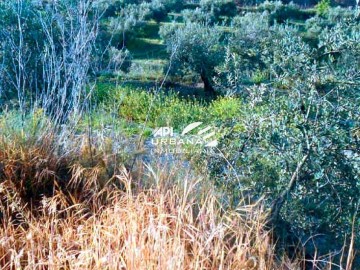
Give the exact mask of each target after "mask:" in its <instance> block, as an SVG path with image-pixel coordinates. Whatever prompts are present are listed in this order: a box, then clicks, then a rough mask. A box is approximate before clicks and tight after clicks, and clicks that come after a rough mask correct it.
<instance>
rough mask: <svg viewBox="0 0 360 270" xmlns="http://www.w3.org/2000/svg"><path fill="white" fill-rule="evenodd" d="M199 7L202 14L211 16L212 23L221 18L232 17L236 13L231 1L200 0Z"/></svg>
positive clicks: (235, 7)
mask: <svg viewBox="0 0 360 270" xmlns="http://www.w3.org/2000/svg"><path fill="white" fill-rule="evenodd" d="M200 7H201V9H202V10H203V12H204V13H206V14H211V15H212V17H213V18H214V22H217V21H219V19H220V17H221V16H226V17H234V16H235V15H236V13H237V6H236V4H235V3H234V1H231V0H215V1H214V0H201V1H200Z"/></svg>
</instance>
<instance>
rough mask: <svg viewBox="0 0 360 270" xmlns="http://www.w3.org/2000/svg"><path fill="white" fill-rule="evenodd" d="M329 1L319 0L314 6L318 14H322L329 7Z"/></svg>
mask: <svg viewBox="0 0 360 270" xmlns="http://www.w3.org/2000/svg"><path fill="white" fill-rule="evenodd" d="M330 6H331V1H330V0H321V1H320V2H319V3H318V4H317V5H316V6H315V8H316V12H317V14H318V15H320V16H324V15H325V14H326V13H327V12H328V11H329V9H330Z"/></svg>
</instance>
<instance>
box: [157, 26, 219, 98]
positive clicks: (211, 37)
mask: <svg viewBox="0 0 360 270" xmlns="http://www.w3.org/2000/svg"><path fill="white" fill-rule="evenodd" d="M160 34H161V36H162V37H163V38H164V40H165V42H166V45H167V50H168V52H169V54H171V56H172V58H171V63H170V70H171V72H172V73H181V72H185V71H186V69H188V70H191V71H193V72H195V73H196V74H198V75H199V76H200V78H201V80H202V82H203V83H204V91H205V92H206V93H208V94H210V95H213V94H214V93H215V89H214V86H213V80H212V79H213V76H214V75H215V66H216V65H218V64H219V63H220V62H221V61H222V59H223V56H224V53H223V48H222V46H221V38H222V32H221V31H220V30H219V29H218V28H217V27H214V26H209V25H207V24H202V23H192V22H188V23H186V24H185V25H183V26H175V25H171V26H164V27H162V28H161V30H160Z"/></svg>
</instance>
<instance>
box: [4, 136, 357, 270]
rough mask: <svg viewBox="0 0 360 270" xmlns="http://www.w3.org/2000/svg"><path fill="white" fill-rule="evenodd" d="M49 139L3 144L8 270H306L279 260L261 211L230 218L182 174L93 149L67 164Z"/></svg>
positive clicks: (200, 183)
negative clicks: (129, 165)
mask: <svg viewBox="0 0 360 270" xmlns="http://www.w3.org/2000/svg"><path fill="white" fill-rule="evenodd" d="M47 135H48V136H44V137H43V139H42V141H40V142H39V141H36V142H35V141H34V140H31V142H32V143H29V141H28V143H26V141H25V142H23V143H21V144H20V143H19V142H16V139H15V138H14V137H13V138H10V137H7V138H4V137H1V136H0V212H1V215H0V220H1V224H0V267H1V269H4V270H5V269H81V270H84V269H134V270H138V269H140V270H141V269H146V270H147V269H244V270H248V269H249V270H250V269H259V270H267V269H273V270H281V269H294V270H296V269H305V267H304V265H305V264H304V259H303V256H302V255H301V254H300V253H299V255H298V256H297V257H295V258H292V259H291V260H290V259H289V258H288V257H287V256H286V255H281V256H278V255H277V254H276V252H275V251H276V249H275V242H274V241H273V239H272V233H271V231H269V229H268V228H265V225H264V224H265V220H266V211H265V210H264V208H263V206H262V203H261V201H260V202H257V203H254V204H248V205H245V204H242V206H239V207H238V208H237V209H233V210H226V209H224V208H223V207H222V206H221V203H219V195H217V193H216V192H215V190H213V188H212V187H211V185H209V183H208V182H206V181H205V180H203V179H202V178H199V177H196V176H194V175H193V174H190V173H184V172H182V171H181V170H182V169H183V168H182V167H181V166H180V164H178V165H176V164H173V166H172V169H169V168H163V167H162V165H159V166H158V167H156V166H147V167H145V168H143V170H144V171H141V172H139V171H138V172H137V173H133V172H129V171H128V170H127V169H125V167H124V166H122V165H121V164H111V165H110V164H109V163H110V162H112V163H114V162H115V161H114V160H112V159H111V158H110V157H109V156H107V155H105V153H101V152H96V148H94V149H88V147H87V146H86V145H87V144H86V142H85V143H83V144H81V143H80V142H78V145H82V146H79V147H78V150H77V152H73V153H71V157H69V156H66V155H58V154H57V151H56V150H55V149H56V147H55V146H54V144H56V143H57V140H56V139H55V138H56V136H55V135H54V134H51V133H49V134H47ZM81 138H85V137H80V140H81ZM19 145H20V146H21V147H19ZM25 145H27V147H25ZM110 166H111V167H112V169H111V170H108V167H110ZM138 168H139V166H138ZM146 173H148V174H147V176H146ZM144 177H146V179H147V180H146V181H148V182H149V181H150V182H151V181H152V182H153V183H154V184H153V185H146V186H145V185H140V184H139V183H141V182H142V181H143V179H141V178H144ZM320 263H322V265H323V266H324V265H325V264H324V263H323V262H320V261H319V264H318V261H317V260H314V261H313V263H312V265H313V269H334V268H331V267H330V266H331V264H326V265H327V266H326V268H325V266H324V268H320V266H317V265H320ZM349 267H351V265H350V266H349ZM348 269H351V268H348Z"/></svg>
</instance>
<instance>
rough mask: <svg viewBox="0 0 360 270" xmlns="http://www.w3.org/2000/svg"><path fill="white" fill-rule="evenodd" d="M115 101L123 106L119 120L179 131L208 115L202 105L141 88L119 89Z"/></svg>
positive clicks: (120, 109)
mask: <svg viewBox="0 0 360 270" xmlns="http://www.w3.org/2000/svg"><path fill="white" fill-rule="evenodd" d="M116 98H117V100H118V102H117V103H118V104H120V105H119V115H120V117H122V118H125V119H126V120H127V121H130V122H131V121H133V122H136V123H142V124H146V125H147V126H148V127H152V128H155V127H159V126H173V127H175V128H179V129H180V128H184V127H185V126H186V125H187V124H189V123H192V122H196V121H198V120H199V119H202V118H204V117H205V115H206V114H204V112H205V110H204V107H203V106H202V105H201V104H199V103H198V102H196V101H194V100H184V99H181V98H180V97H179V96H178V95H176V94H173V93H169V94H164V93H158V94H154V93H151V92H148V91H143V90H141V89H135V90H133V89H120V91H117V97H116Z"/></svg>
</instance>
